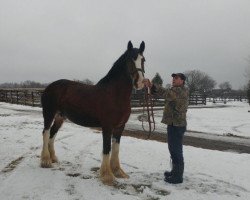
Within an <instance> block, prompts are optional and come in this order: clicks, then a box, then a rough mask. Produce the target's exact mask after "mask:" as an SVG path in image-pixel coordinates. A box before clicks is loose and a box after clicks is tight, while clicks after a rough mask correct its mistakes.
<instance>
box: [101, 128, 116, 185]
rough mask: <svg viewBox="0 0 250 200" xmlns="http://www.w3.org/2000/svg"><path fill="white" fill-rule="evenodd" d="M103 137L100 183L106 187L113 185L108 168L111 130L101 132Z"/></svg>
mask: <svg viewBox="0 0 250 200" xmlns="http://www.w3.org/2000/svg"><path fill="white" fill-rule="evenodd" d="M102 131H103V132H102V137H103V159H102V165H101V168H100V178H101V181H102V182H103V183H104V184H106V185H113V183H114V180H115V177H114V174H113V173H112V170H111V168H110V150H111V135H112V129H105V128H103V130H102Z"/></svg>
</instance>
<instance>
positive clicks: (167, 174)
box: [164, 170, 173, 177]
mask: <svg viewBox="0 0 250 200" xmlns="http://www.w3.org/2000/svg"><path fill="white" fill-rule="evenodd" d="M172 173H173V170H171V171H165V172H164V176H165V177H169V176H172Z"/></svg>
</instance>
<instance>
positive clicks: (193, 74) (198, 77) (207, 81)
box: [152, 68, 250, 102]
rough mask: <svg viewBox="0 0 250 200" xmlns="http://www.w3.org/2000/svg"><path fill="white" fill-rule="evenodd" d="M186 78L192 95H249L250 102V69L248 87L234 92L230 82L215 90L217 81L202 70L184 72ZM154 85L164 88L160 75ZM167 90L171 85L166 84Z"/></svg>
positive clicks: (186, 83) (155, 78)
mask: <svg viewBox="0 0 250 200" xmlns="http://www.w3.org/2000/svg"><path fill="white" fill-rule="evenodd" d="M184 74H185V76H186V78H187V79H186V81H185V85H186V87H188V88H189V93H190V95H192V94H194V93H201V94H206V95H210V96H213V95H214V96H223V95H224V96H225V95H226V94H229V93H231V94H234V95H239V96H240V95H247V97H248V100H249V102H250V68H249V82H248V84H247V85H246V86H244V88H243V89H241V90H233V89H232V85H231V84H230V82H229V81H225V82H222V83H220V84H219V85H218V87H219V89H217V90H215V86H216V85H217V83H216V81H215V80H214V79H213V78H212V77H211V76H209V75H208V74H206V73H205V72H202V71H200V70H190V71H186V72H184ZM152 82H153V83H154V84H157V85H160V86H163V80H162V78H161V76H160V74H159V73H156V75H155V76H154V78H153V79H152ZM165 87H166V88H169V87H171V84H166V86H165Z"/></svg>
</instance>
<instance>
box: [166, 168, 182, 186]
mask: <svg viewBox="0 0 250 200" xmlns="http://www.w3.org/2000/svg"><path fill="white" fill-rule="evenodd" d="M183 172H184V164H178V165H173V170H172V175H171V176H169V177H166V176H165V179H164V181H165V182H167V183H172V184H178V183H182V182H183Z"/></svg>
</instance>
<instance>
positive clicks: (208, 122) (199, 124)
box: [127, 101, 250, 138]
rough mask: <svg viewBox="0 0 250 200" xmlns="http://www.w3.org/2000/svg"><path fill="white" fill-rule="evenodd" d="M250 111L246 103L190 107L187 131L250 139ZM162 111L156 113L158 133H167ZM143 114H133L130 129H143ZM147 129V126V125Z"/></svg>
mask: <svg viewBox="0 0 250 200" xmlns="http://www.w3.org/2000/svg"><path fill="white" fill-rule="evenodd" d="M248 110H250V107H249V104H248V103H246V102H236V101H235V102H233V101H232V102H228V103H227V104H226V105H224V104H213V103H209V102H208V105H206V106H202V107H201V106H190V107H189V109H188V112H187V122H188V126H187V131H188V132H198V133H206V134H214V135H236V136H240V137H246V138H250V113H249V112H248ZM162 112H163V111H162V110H156V111H154V116H155V121H156V131H158V132H166V126H165V125H164V124H162V123H161V118H162ZM139 115H141V113H137V114H133V115H132V116H131V117H130V120H129V122H128V124H127V128H128V129H141V126H142V125H141V124H142V123H141V122H140V121H139V120H138V119H137V118H138V116H139ZM146 128H147V124H146Z"/></svg>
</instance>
